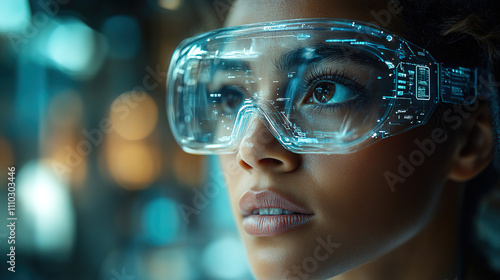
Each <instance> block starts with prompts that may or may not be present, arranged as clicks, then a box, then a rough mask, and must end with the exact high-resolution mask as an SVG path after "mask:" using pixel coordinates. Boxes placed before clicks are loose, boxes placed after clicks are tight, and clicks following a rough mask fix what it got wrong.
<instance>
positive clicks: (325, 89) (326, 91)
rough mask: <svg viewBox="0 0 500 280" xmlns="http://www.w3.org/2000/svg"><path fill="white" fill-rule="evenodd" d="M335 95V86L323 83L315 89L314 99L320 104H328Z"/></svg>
mask: <svg viewBox="0 0 500 280" xmlns="http://www.w3.org/2000/svg"><path fill="white" fill-rule="evenodd" d="M334 94H335V84H334V83H331V82H322V83H319V84H317V85H316V87H315V88H314V98H315V99H316V100H317V101H318V102H320V103H327V102H328V101H330V99H332V97H333V95H334Z"/></svg>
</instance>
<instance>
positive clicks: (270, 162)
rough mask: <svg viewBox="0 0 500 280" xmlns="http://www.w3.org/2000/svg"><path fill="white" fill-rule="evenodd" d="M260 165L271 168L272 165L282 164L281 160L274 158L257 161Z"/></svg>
mask: <svg viewBox="0 0 500 280" xmlns="http://www.w3.org/2000/svg"><path fill="white" fill-rule="evenodd" d="M259 162H260V163H261V164H262V165H267V166H272V165H282V164H283V162H282V161H281V160H278V159H275V158H263V159H261V160H259Z"/></svg>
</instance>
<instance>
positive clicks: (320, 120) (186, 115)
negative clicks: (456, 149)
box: [167, 19, 477, 154]
mask: <svg viewBox="0 0 500 280" xmlns="http://www.w3.org/2000/svg"><path fill="white" fill-rule="evenodd" d="M167 84H168V100H167V103H168V114H169V121H170V126H171V129H172V131H173V135H174V137H175V139H176V140H177V142H178V143H179V144H180V145H181V146H182V148H183V149H184V150H185V151H186V152H189V153H194V154H224V153H234V152H236V151H237V150H238V146H239V142H240V141H241V139H242V138H243V136H244V135H245V133H246V131H247V128H248V127H249V123H251V122H254V121H262V122H263V123H264V124H265V125H266V127H267V128H268V129H269V131H270V132H271V133H272V134H273V135H274V137H275V138H276V139H277V140H278V141H279V142H280V143H281V145H283V146H284V147H285V148H286V149H287V150H289V151H291V152H294V153H321V154H345V153H351V152H355V151H357V150H360V149H362V148H364V147H366V146H368V145H371V144H373V143H375V142H377V141H379V140H380V139H384V138H386V137H389V136H393V135H396V134H399V133H402V132H404V131H407V130H409V129H412V128H414V127H417V126H419V125H422V124H424V123H426V122H427V121H428V120H429V118H430V117H431V114H432V113H433V111H434V110H435V108H436V107H437V105H438V103H439V102H440V101H441V102H446V103H453V104H460V105H464V104H469V103H472V102H474V101H475V99H476V97H477V92H476V89H477V70H476V69H469V68H464V67H447V66H446V65H443V64H442V63H438V62H437V61H436V60H435V59H433V58H432V56H431V55H430V54H429V53H427V51H425V50H424V49H423V48H420V47H417V46H415V45H413V44H412V43H410V42H407V41H405V40H404V39H402V38H398V37H397V36H395V35H393V34H391V33H389V32H388V31H386V30H384V29H381V28H379V27H377V26H374V25H371V24H367V23H364V22H358V21H352V20H337V19H300V20H285V21H276V22H268V23H259V24H250V25H244V26H236V27H229V28H223V29H219V30H215V31H212V32H209V33H205V34H201V35H199V36H196V37H193V38H190V39H187V40H185V41H184V42H182V43H181V44H180V46H179V47H178V48H177V49H176V51H175V53H174V55H173V58H172V61H171V65H170V68H169V73H168V81H167Z"/></svg>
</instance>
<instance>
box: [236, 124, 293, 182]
mask: <svg viewBox="0 0 500 280" xmlns="http://www.w3.org/2000/svg"><path fill="white" fill-rule="evenodd" d="M300 160H301V156H300V155H299V154H295V153H292V152H290V151H288V150H287V149H285V148H284V147H283V146H282V145H281V144H280V142H279V141H278V140H277V139H276V138H275V137H274V136H273V135H272V134H271V132H270V131H269V130H268V129H267V127H266V126H265V124H264V123H263V122H262V121H261V120H260V119H259V118H254V119H253V120H252V121H251V123H250V124H249V126H248V129H247V130H246V133H245V136H244V137H243V139H242V140H241V143H240V147H239V151H238V154H237V162H238V164H239V165H240V166H241V167H242V168H243V169H245V170H246V171H248V172H250V173H252V172H253V171H260V172H292V171H294V170H295V169H297V167H298V166H299V165H300Z"/></svg>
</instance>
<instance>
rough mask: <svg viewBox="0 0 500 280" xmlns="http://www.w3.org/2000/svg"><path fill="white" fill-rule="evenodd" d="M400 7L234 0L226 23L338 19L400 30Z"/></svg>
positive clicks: (379, 1) (331, 0)
mask: <svg viewBox="0 0 500 280" xmlns="http://www.w3.org/2000/svg"><path fill="white" fill-rule="evenodd" d="M402 9H403V7H402V6H401V5H400V4H399V1H392V0H347V1H346V0H237V1H235V3H234V4H233V5H232V8H231V11H230V13H229V15H228V17H227V20H226V23H225V25H226V26H235V25H243V24H248V23H256V22H266V21H275V20H285V19H297V18H342V19H353V20H358V21H364V22H370V23H373V24H376V25H379V26H381V27H384V28H386V29H389V30H390V31H393V32H394V33H396V34H398V33H400V32H399V31H400V30H401V21H400V17H399V14H400V13H401V11H402Z"/></svg>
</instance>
